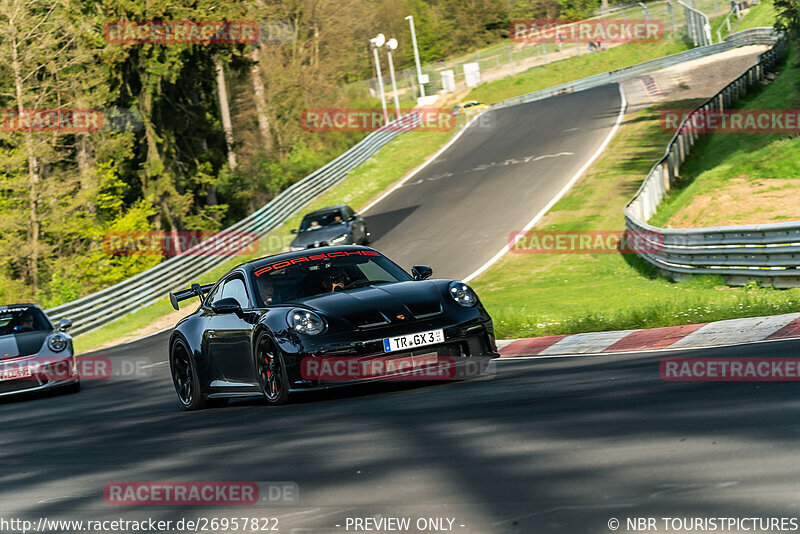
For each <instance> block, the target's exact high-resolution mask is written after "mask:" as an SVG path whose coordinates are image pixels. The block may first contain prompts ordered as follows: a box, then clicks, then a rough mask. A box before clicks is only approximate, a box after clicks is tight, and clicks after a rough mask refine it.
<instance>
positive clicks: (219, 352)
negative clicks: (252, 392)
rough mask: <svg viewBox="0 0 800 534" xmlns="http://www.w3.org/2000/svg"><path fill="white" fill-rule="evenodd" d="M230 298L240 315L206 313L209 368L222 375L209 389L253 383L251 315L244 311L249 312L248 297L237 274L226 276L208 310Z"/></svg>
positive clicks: (250, 305) (212, 297) (240, 276)
mask: <svg viewBox="0 0 800 534" xmlns="http://www.w3.org/2000/svg"><path fill="white" fill-rule="evenodd" d="M229 297H230V298H234V299H236V301H237V302H239V305H240V306H241V307H242V309H243V310H245V312H244V313H240V314H237V313H216V312H214V311H213V310H212V311H211V312H210V318H209V321H208V326H207V327H206V328H207V330H206V339H207V344H208V356H209V360H210V361H211V364H212V366H213V367H215V368H216V369H217V370H218V371H219V373H220V374H221V375H222V376H221V377H220V380H221V382H220V381H219V380H218V381H217V382H218V383H214V381H212V383H211V385H212V386H225V387H236V386H245V385H251V384H253V383H254V382H253V381H254V372H253V369H254V363H253V356H252V350H251V347H250V333H251V332H252V330H253V326H254V324H253V322H254V320H255V319H254V318H253V314H250V313H248V312H247V311H246V310H248V309H250V308H252V304H251V300H250V296H249V295H248V293H247V288H246V287H245V284H244V278H243V277H242V275H241V274H240V273H234V274H233V275H231V276H229V277H228V278H227V279H226V280H225V281H224V282H223V283H222V286H221V287H220V289H219V290H218V291H215V292H214V294H213V295H211V297H210V302H209V303H208V304H209V306H211V307H213V305H214V302H218V301H220V300H222V299H224V298H229Z"/></svg>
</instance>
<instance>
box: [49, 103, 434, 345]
mask: <svg viewBox="0 0 800 534" xmlns="http://www.w3.org/2000/svg"><path fill="white" fill-rule="evenodd" d="M419 122H420V117H419V114H418V113H416V112H414V113H410V114H408V115H405V116H403V117H400V118H399V119H396V120H395V121H393V122H391V123H389V124H387V125H385V126H384V127H382V128H380V129H379V130H376V131H374V132H372V133H370V134H369V135H368V136H366V137H365V138H364V139H362V140H361V141H360V142H359V143H358V144H356V145H355V146H353V147H352V148H351V149H350V150H348V151H347V152H345V153H344V154H342V155H341V156H339V157H338V158H336V159H334V160H333V161H331V162H330V163H328V164H327V165H325V166H324V167H322V168H320V169H319V170H317V171H315V172H313V173H312V174H310V175H308V176H306V177H305V178H303V179H302V180H300V181H299V182H297V183H295V184H294V185H292V186H291V187H289V188H288V189H286V190H285V191H283V192H282V193H281V194H280V195H278V196H277V197H275V199H273V200H272V201H270V202H269V203H268V204H266V205H265V206H263V207H262V208H260V209H258V210H257V211H255V212H253V214H251V215H250V216H248V217H246V218H244V219H242V220H241V221H239V222H237V223H236V224H234V225H232V226H231V227H229V228H227V229H226V230H224V231H223V233H227V232H249V233H251V235H254V236H257V237H261V236H263V235H265V234H266V233H267V232H269V231H270V230H272V229H274V228H276V227H277V226H279V225H280V224H281V223H283V222H284V221H285V220H286V219H287V218H289V217H291V216H292V215H293V214H295V213H297V212H298V211H299V210H300V209H302V208H303V206H305V205H306V204H308V202H310V201H311V200H313V199H314V198H316V197H317V196H319V195H320V194H321V193H323V192H325V191H327V190H328V189H329V188H331V187H332V186H334V185H336V184H337V183H339V182H340V181H342V180H343V179H344V178H345V177H346V176H347V174H348V173H349V172H350V171H351V170H353V169H354V168H356V167H357V166H358V165H360V164H361V163H363V162H364V161H366V160H367V159H369V158H370V157H372V156H373V155H374V154H375V153H376V152H378V150H380V149H381V148H382V147H383V146H384V145H386V144H387V143H389V142H390V141H392V140H393V139H394V138H395V137H397V136H398V135H399V134H400V133H401V132H403V131H406V130H408V129H410V128H413V127H415V126H417V125H418V124H419ZM214 239H215V238H214V237H212V238H209V239H208V240H207V241H204V242H203V243H201V244H199V245H197V247H194V248H193V249H190V250H188V251H186V252H184V253H183V254H181V255H178V256H174V257H172V258H170V259H168V260H166V261H164V262H162V263H160V264H158V265H156V266H155V267H153V268H151V269H148V270H147V271H144V272H142V273H139V274H138V275H136V276H134V277H132V278H129V279H128V280H125V281H123V282H120V283H118V284H115V285H113V286H111V287H108V288H106V289H103V290H101V291H98V292H96V293H92V294H91V295H88V296H85V297H83V298H80V299H77V300H74V301H72V302H68V303H66V304H62V305H60V306H56V307H54V308H50V309H49V310H46V312H47V315H48V316H49V317H50V319H52V320H53V321H54V322H56V323H57V322H58V320H59V319H61V318H62V317H69V319H71V320H72V322H73V325H74V327H73V330H72V333H73V334H75V335H77V334H82V333H86V332H89V331H91V330H93V329H96V328H98V327H100V326H102V325H104V324H106V323H108V322H111V321H113V320H115V319H118V318H120V317H122V316H123V315H126V314H128V313H131V312H133V311H135V310H137V309H139V308H141V307H144V306H148V305H150V304H153V303H154V302H156V301H158V300H159V299H162V298H164V296H165V295H166V293H167V292H168V291H169V290H171V289H175V288H176V287H179V286H183V285H187V284H188V283H190V282H193V281H195V278H196V277H197V276H199V275H200V274H202V273H204V272H206V271H208V270H209V269H211V268H213V267H215V266H217V265H218V264H220V263H222V262H224V261H227V260H228V259H229V258H230V257H229V256H227V257H226V256H214V255H208V254H202V253H194V252H195V251H196V250H198V249H199V250H202V249H203V247H204V245H205V243H207V242H213V241H214Z"/></svg>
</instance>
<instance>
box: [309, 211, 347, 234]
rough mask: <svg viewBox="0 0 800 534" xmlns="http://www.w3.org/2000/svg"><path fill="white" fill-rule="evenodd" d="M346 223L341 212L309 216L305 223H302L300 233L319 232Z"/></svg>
mask: <svg viewBox="0 0 800 534" xmlns="http://www.w3.org/2000/svg"><path fill="white" fill-rule="evenodd" d="M342 223H344V218H343V217H342V213H341V212H340V211H330V212H328V213H320V214H318V215H307V216H306V217H305V218H304V219H303V222H301V223H300V231H301V232H307V231H311V230H319V229H320V228H324V227H326V226H332V225H334V224H342Z"/></svg>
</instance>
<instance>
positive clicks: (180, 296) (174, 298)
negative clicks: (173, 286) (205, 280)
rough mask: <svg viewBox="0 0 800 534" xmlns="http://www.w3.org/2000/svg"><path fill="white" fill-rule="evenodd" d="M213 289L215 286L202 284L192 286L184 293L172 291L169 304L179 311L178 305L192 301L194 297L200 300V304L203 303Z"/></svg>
mask: <svg viewBox="0 0 800 534" xmlns="http://www.w3.org/2000/svg"><path fill="white" fill-rule="evenodd" d="M212 287H214V284H206V285H204V286H201V285H200V284H197V283H195V284H192V287H190V288H189V289H184V290H183V291H178V292H177V293H173V292H171V291H170V293H169V302H170V304H172V307H173V308H175V309H176V310H177V309H178V303H179V302H180V301H182V300H186V299H190V298H192V297H194V296H197V297H198V298H199V299H200V302H202V301H203V298H204V297H205V296H206V293H208V292H209V291H211V288H212Z"/></svg>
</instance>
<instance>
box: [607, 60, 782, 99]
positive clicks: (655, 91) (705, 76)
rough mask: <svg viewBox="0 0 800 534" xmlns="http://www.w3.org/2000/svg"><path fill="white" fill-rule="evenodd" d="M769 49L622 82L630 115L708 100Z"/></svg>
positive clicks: (673, 67)
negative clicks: (670, 104)
mask: <svg viewBox="0 0 800 534" xmlns="http://www.w3.org/2000/svg"><path fill="white" fill-rule="evenodd" d="M767 48H768V47H767V46H762V45H754V46H743V47H740V48H734V49H733V50H728V51H727V52H721V53H719V54H714V55H712V56H709V57H704V58H700V59H696V60H694V61H689V62H687V63H681V64H679V65H673V66H672V67H668V68H666V69H662V70H660V71H657V72H654V73H652V74H650V75H648V76H641V77H638V78H631V79H629V80H626V81H625V82H623V87H624V89H625V97H626V99H627V100H628V106H629V112H634V111H639V110H641V109H644V108H646V107H649V106H651V105H653V104H654V103H658V102H672V101H676V100H693V99H707V98H711V97H712V96H714V94H716V93H718V92H719V91H720V90H722V88H724V87H725V86H726V85H728V84H729V83H731V81H732V80H735V79H736V78H738V77H739V76H741V75H742V74H743V73H744V72H745V71H746V70H747V69H749V68H750V67H752V66H753V65H755V64H756V63H757V62H758V55H759V54H761V53H762V52H764V51H765V50H766V49H767Z"/></svg>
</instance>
